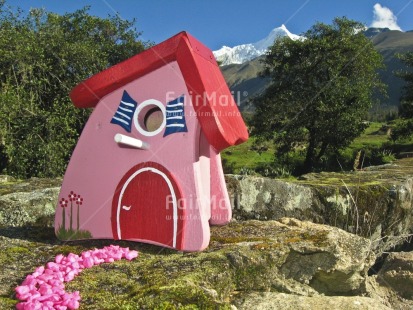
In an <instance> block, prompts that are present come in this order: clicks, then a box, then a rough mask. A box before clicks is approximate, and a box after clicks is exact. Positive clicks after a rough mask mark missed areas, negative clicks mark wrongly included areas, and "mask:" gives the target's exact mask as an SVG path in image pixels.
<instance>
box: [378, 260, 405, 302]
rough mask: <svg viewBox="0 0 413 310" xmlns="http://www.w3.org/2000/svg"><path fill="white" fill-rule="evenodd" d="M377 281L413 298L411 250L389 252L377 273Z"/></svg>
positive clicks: (401, 294)
mask: <svg viewBox="0 0 413 310" xmlns="http://www.w3.org/2000/svg"><path fill="white" fill-rule="evenodd" d="M378 275H379V283H380V284H383V285H385V286H386V285H387V286H391V287H392V288H393V290H395V291H396V292H397V293H398V294H399V295H400V296H402V297H404V298H406V299H413V252H400V253H390V254H389V255H388V256H387V257H386V259H385V261H384V265H383V267H382V268H381V269H380V271H379V273H378Z"/></svg>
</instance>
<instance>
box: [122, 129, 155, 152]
mask: <svg viewBox="0 0 413 310" xmlns="http://www.w3.org/2000/svg"><path fill="white" fill-rule="evenodd" d="M115 142H116V143H118V144H123V145H127V146H131V147H134V148H137V149H142V150H147V149H149V144H148V143H146V142H143V141H142V140H139V139H136V138H132V137H129V136H125V135H122V134H120V133H117V134H116V135H115Z"/></svg>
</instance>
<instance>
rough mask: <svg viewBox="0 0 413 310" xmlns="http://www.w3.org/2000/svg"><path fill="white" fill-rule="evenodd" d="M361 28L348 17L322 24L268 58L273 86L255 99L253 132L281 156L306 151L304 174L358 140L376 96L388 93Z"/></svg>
mask: <svg viewBox="0 0 413 310" xmlns="http://www.w3.org/2000/svg"><path fill="white" fill-rule="evenodd" d="M362 29H364V27H363V25H362V24H360V23H358V22H356V21H352V20H349V19H347V18H336V19H334V21H333V23H332V25H326V24H323V23H317V24H315V25H314V26H313V27H312V28H311V29H310V30H308V31H307V32H306V33H305V34H304V37H305V39H301V40H295V41H294V40H291V39H290V38H288V37H284V38H280V39H277V40H276V41H275V43H274V45H273V46H272V47H271V48H270V49H269V52H268V53H267V55H266V58H265V60H264V71H263V73H262V75H263V76H268V77H270V78H271V84H270V86H269V87H268V88H267V90H266V91H265V92H264V94H263V95H262V96H260V97H258V98H256V100H254V103H255V106H256V114H255V117H254V120H253V133H255V134H256V135H257V136H258V138H259V139H258V140H270V139H272V140H273V141H274V142H275V144H276V146H277V156H287V155H288V154H290V153H291V152H292V151H294V150H297V149H301V150H305V160H304V163H303V169H302V171H301V172H308V171H311V170H312V169H313V168H314V167H316V166H317V164H318V163H319V162H320V159H321V158H322V156H324V155H325V154H326V152H327V151H331V152H337V151H338V150H340V149H341V148H344V147H346V146H348V145H349V144H350V143H351V142H352V141H353V140H354V139H355V138H356V137H357V136H359V135H360V134H361V133H362V132H363V130H364V129H365V122H364V120H365V119H366V118H367V113H368V110H369V109H370V108H371V106H372V103H373V94H374V93H375V91H376V90H381V91H383V92H384V89H385V88H384V84H383V83H382V82H381V81H380V79H379V75H378V72H377V71H378V69H379V68H382V67H383V60H382V57H381V56H380V54H379V53H378V52H377V51H376V50H375V49H374V47H373V44H372V43H371V42H370V40H369V39H367V38H366V37H365V36H364V34H363V32H362V31H361V30H362Z"/></svg>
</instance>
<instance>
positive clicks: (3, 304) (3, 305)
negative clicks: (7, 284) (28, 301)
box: [0, 296, 18, 309]
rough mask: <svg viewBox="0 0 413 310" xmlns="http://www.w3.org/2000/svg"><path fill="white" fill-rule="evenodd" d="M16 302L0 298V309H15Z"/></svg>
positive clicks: (4, 297) (7, 298)
mask: <svg viewBox="0 0 413 310" xmlns="http://www.w3.org/2000/svg"><path fill="white" fill-rule="evenodd" d="M17 303H18V301H17V300H16V299H12V298H9V297H6V296H0V309H15V308H16V304H17Z"/></svg>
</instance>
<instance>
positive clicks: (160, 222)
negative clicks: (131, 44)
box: [55, 32, 248, 251]
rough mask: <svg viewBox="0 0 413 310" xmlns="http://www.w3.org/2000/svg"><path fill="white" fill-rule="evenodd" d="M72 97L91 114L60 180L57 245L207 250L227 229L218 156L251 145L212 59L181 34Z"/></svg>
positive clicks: (77, 89)
mask: <svg viewBox="0 0 413 310" xmlns="http://www.w3.org/2000/svg"><path fill="white" fill-rule="evenodd" d="M70 97H71V99H72V101H73V102H74V104H75V106H77V107H79V108H94V110H93V112H92V114H91V116H90V118H89V120H88V122H87V124H86V126H85V128H84V129H83V132H82V134H81V136H80V139H79V142H78V144H77V146H76V148H75V150H74V152H73V154H72V157H71V160H70V163H69V165H68V167H67V170H66V174H65V176H64V179H63V184H62V188H61V191H60V195H59V203H58V207H57V209H56V219H55V230H56V235H57V236H58V237H59V238H60V239H62V240H77V239H116V240H118V239H122V240H133V241H139V242H146V243H152V244H156V245H161V246H165V247H169V248H174V249H177V250H182V251H200V250H202V249H204V248H205V247H207V246H208V243H209V239H210V228H209V225H210V224H211V225H222V224H226V223H228V222H229V221H230V219H231V205H230V201H229V197H228V193H227V189H226V186H225V181H224V175H223V171H222V166H221V158H220V154H219V152H220V151H222V150H223V149H225V148H227V147H229V146H231V145H236V144H239V143H242V142H244V141H246V140H247V139H248V132H247V128H246V126H245V124H244V121H243V119H242V117H241V115H240V112H239V110H238V107H237V105H236V103H235V101H234V99H233V98H232V95H231V93H230V91H229V89H228V86H227V85H226V83H225V80H224V78H223V76H222V74H221V71H220V69H219V67H218V66H217V63H216V61H215V58H214V56H213V54H212V52H211V51H210V50H209V49H208V48H207V47H205V46H204V45H203V44H202V43H200V42H199V41H198V40H196V39H195V38H194V37H192V36H191V35H189V34H188V33H185V32H181V33H179V34H177V35H175V36H174V37H172V38H170V39H168V40H166V41H164V42H162V43H160V44H158V45H156V46H154V47H152V48H150V49H148V50H146V51H144V52H142V53H140V54H138V55H135V56H133V57H132V58H130V59H128V60H126V61H124V62H122V63H119V64H117V65H115V66H113V67H111V68H108V69H107V70H104V71H102V72H100V73H98V74H96V75H94V76H92V77H90V78H89V79H87V80H86V81H83V82H82V83H80V84H79V85H77V86H76V87H75V88H74V89H73V90H72V92H71V93H70Z"/></svg>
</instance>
